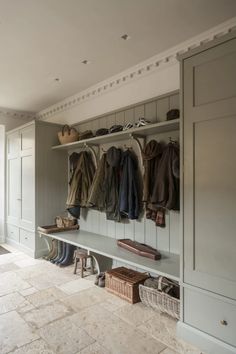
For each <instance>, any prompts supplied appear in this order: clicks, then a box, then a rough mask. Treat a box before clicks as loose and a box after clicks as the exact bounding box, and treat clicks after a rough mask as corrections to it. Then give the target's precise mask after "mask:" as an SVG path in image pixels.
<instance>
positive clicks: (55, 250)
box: [49, 240, 58, 261]
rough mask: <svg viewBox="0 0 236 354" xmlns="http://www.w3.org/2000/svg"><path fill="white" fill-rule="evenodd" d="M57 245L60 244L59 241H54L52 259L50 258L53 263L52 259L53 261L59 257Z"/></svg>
mask: <svg viewBox="0 0 236 354" xmlns="http://www.w3.org/2000/svg"><path fill="white" fill-rule="evenodd" d="M57 244H58V241H57V240H54V248H53V252H52V255H51V257H50V258H49V260H50V261H51V259H53V258H54V257H56V255H57Z"/></svg>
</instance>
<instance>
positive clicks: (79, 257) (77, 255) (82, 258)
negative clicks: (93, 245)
mask: <svg viewBox="0 0 236 354" xmlns="http://www.w3.org/2000/svg"><path fill="white" fill-rule="evenodd" d="M87 259H90V264H91V268H90V269H91V271H90V272H91V274H94V267H93V256H90V255H88V253H87V252H85V251H82V250H75V252H74V260H75V268H74V274H76V270H77V265H78V262H80V263H81V278H83V277H84V270H85V271H86V270H88V268H87Z"/></svg>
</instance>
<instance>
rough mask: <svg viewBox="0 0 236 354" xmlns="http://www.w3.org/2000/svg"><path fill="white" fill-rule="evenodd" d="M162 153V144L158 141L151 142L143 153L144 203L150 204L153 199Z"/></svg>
mask: <svg viewBox="0 0 236 354" xmlns="http://www.w3.org/2000/svg"><path fill="white" fill-rule="evenodd" d="M162 151H163V148H162V146H161V144H160V143H158V142H157V141H156V140H151V141H150V142H149V143H148V144H147V145H146V147H145V149H144V151H143V153H142V156H143V165H144V177H143V201H144V202H146V203H149V202H150V199H151V195H152V191H153V187H154V183H155V180H156V177H157V173H158V165H159V162H160V159H161V156H162Z"/></svg>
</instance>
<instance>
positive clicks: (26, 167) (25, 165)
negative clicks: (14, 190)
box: [20, 155, 35, 230]
mask: <svg viewBox="0 0 236 354" xmlns="http://www.w3.org/2000/svg"><path fill="white" fill-rule="evenodd" d="M34 199H35V198H34V158H33V156H32V155H29V156H24V157H22V158H21V217H20V225H21V226H22V227H26V228H30V229H32V230H33V229H34V218H35V216H34V214H35V207H34Z"/></svg>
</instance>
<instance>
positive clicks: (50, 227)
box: [38, 224, 79, 234]
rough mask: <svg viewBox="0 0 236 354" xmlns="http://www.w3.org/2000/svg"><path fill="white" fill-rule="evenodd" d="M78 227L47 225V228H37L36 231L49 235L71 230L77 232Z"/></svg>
mask: <svg viewBox="0 0 236 354" xmlns="http://www.w3.org/2000/svg"><path fill="white" fill-rule="evenodd" d="M78 229H79V225H78V224H77V225H73V226H69V227H57V225H48V226H38V231H39V232H43V233H44V234H51V233H56V232H64V231H71V230H78Z"/></svg>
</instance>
